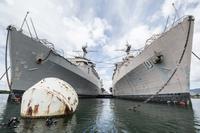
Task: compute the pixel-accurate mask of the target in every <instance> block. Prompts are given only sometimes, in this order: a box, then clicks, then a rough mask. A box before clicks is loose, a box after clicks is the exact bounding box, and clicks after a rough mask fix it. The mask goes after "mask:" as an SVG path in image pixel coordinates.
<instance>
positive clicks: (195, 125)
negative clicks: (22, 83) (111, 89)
mask: <svg viewBox="0 0 200 133" xmlns="http://www.w3.org/2000/svg"><path fill="white" fill-rule="evenodd" d="M4 99H5V98H2V97H0V100H2V101H6V100H4ZM192 103H193V106H192V108H190V107H188V108H183V107H179V106H167V105H161V104H143V105H142V106H141V107H139V108H137V111H133V110H129V108H130V107H133V106H135V105H136V104H141V103H138V102H133V101H128V100H119V99H80V100H79V105H78V108H77V110H76V112H75V113H74V114H73V115H71V116H68V117H65V118H57V120H58V124H57V125H56V126H52V127H50V128H49V127H46V126H45V119H39V120H21V122H20V125H19V127H17V128H15V129H7V128H6V129H5V128H4V129H1V132H7V131H10V132H18V133H21V132H32V133H41V132H49V133H51V132H52V133H53V132H59V133H60V132H61V133H62V132H63V133H64V132H69V133H70V132H75V133H82V132H85V133H88V132H100V133H104V132H105V133H107V132H109V133H118V132H119V133H121V132H122V133H132V132H138V133H151V132H152V133H154V132H158V133H159V132H162V133H163V132H164V133H165V132H166V133H169V132H178V133H193V132H195V130H196V131H197V132H198V131H200V100H199V99H198V100H196V99H195V100H193V99H192ZM0 107H2V108H0V119H1V120H2V122H7V121H8V119H9V118H10V117H11V116H19V109H20V106H19V105H15V104H11V103H7V104H6V102H5V104H4V106H3V105H2V104H0Z"/></svg>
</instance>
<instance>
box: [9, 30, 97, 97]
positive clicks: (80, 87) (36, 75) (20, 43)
mask: <svg viewBox="0 0 200 133" xmlns="http://www.w3.org/2000/svg"><path fill="white" fill-rule="evenodd" d="M9 46H10V47H9V50H10V63H11V82H12V86H11V88H12V90H13V91H14V92H15V93H17V94H21V93H23V92H24V91H25V90H27V89H28V88H30V87H31V86H33V85H34V84H35V83H37V82H38V81H40V80H41V79H43V78H47V77H56V78H59V79H62V80H64V81H66V82H67V83H69V84H70V85H71V86H72V87H73V88H74V89H75V90H76V92H77V94H78V95H79V96H86V97H94V96H97V95H99V92H100V80H99V79H97V78H96V77H94V75H92V72H88V73H86V72H83V71H82V70H81V69H80V68H78V67H77V66H76V65H74V64H72V63H71V62H70V61H68V60H67V59H65V58H64V57H62V56H60V55H59V54H58V53H57V52H55V51H54V50H53V49H52V48H50V47H48V46H45V45H44V44H42V42H41V41H39V40H36V39H33V38H30V37H28V36H26V35H24V34H23V33H22V32H20V31H17V30H16V29H15V28H11V29H9Z"/></svg>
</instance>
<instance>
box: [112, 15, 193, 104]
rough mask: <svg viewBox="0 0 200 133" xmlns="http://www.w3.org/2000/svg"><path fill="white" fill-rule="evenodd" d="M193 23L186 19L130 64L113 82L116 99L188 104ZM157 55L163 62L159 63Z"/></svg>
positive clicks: (126, 65) (118, 73) (129, 62)
mask: <svg viewBox="0 0 200 133" xmlns="http://www.w3.org/2000/svg"><path fill="white" fill-rule="evenodd" d="M193 21H194V19H193V18H191V17H188V18H185V19H184V20H183V22H181V23H179V24H178V25H176V26H175V27H173V28H171V29H170V30H169V31H167V32H165V33H164V34H163V35H161V36H160V37H159V38H158V39H156V40H154V41H153V42H152V43H151V44H150V45H149V46H148V47H147V48H145V49H144V50H143V51H142V52H141V53H140V54H139V55H138V56H136V57H135V58H133V59H132V60H131V61H128V62H127V63H126V64H125V65H123V67H122V68H121V69H120V72H119V71H118V72H116V74H115V75H114V78H113V95H114V96H115V97H118V98H126V99H134V100H143V101H145V100H147V99H148V98H149V97H151V96H152V98H151V99H150V101H151V102H161V103H169V102H178V103H180V102H181V101H183V102H185V103H188V101H189V100H190V93H189V87H190V64H191V50H192V38H193ZM155 53H160V54H161V55H162V61H161V62H159V63H155V60H154V59H155Z"/></svg>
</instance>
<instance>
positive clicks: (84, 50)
mask: <svg viewBox="0 0 200 133" xmlns="http://www.w3.org/2000/svg"><path fill="white" fill-rule="evenodd" d="M82 51H83V58H85V56H86V54H87V53H88V51H87V44H86V45H85V46H82Z"/></svg>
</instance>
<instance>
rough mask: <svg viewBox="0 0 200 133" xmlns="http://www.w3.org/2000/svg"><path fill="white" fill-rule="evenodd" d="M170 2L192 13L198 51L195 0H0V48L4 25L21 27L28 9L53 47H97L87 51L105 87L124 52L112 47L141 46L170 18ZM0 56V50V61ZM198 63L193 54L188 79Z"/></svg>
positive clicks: (198, 7)
mask: <svg viewBox="0 0 200 133" xmlns="http://www.w3.org/2000/svg"><path fill="white" fill-rule="evenodd" d="M172 3H175V7H176V9H177V11H178V14H179V16H182V15H186V14H192V15H194V16H195V30H194V40H193V42H194V43H193V51H194V52H195V53H196V54H198V55H200V52H199V51H200V50H199V49H200V45H198V44H200V39H199V38H200V14H199V12H200V4H199V1H198V0H165V1H159V2H158V1H156V0H143V1H141V0H134V1H132V0H127V1H124V0H117V1H116V0H110V1H107V0H97V1H93V0H88V1H87V2H85V1H81V0H74V1H72V0H59V1H57V0H52V1H49V0H42V1H41V0H18V1H14V0H3V1H1V2H0V17H1V19H0V49H3V48H4V46H5V43H4V42H5V38H6V30H5V29H6V26H7V25H9V24H13V25H15V26H17V27H20V26H21V23H22V20H23V18H24V16H25V13H26V11H30V16H31V17H32V19H33V21H34V25H35V27H36V30H37V33H38V35H39V37H40V38H45V39H47V40H49V41H51V42H53V43H54V44H55V47H56V48H57V49H63V50H64V51H65V53H66V54H65V55H66V56H68V57H69V55H75V53H73V52H72V51H73V50H78V49H81V46H82V45H85V44H86V43H88V46H89V48H93V49H94V50H95V49H97V50H98V51H99V52H98V53H97V54H96V53H93V54H92V53H89V55H88V57H89V58H90V59H92V60H94V61H96V62H98V61H100V62H103V63H97V70H98V73H99V74H100V76H101V78H103V80H104V82H105V83H104V86H105V87H106V88H109V86H111V83H112V80H111V77H112V71H113V68H114V67H113V66H114V65H113V64H112V63H115V62H118V61H121V58H122V57H124V56H125V53H124V52H116V51H115V50H117V49H124V48H125V44H126V42H127V41H128V43H130V44H131V45H132V48H141V47H143V46H144V45H145V41H146V40H147V39H148V38H149V37H151V36H152V35H153V34H157V33H160V32H162V30H163V29H164V26H165V21H166V18H167V17H168V16H170V23H172V21H173V17H174V15H175V10H174V8H173V7H172ZM28 20H29V19H28ZM24 28H25V29H26V26H24ZM26 30H27V29H26ZM3 56H4V54H0V59H1V61H0V64H1V65H2V66H4V60H3ZM120 56H121V57H120ZM109 63H110V64H109ZM198 66H199V63H198V60H197V59H195V58H194V57H193V58H192V66H191V84H196V83H197V82H198V80H199V79H200V76H198V75H200V74H196V73H198V72H200V69H199V68H200V67H198ZM3 68H4V67H3ZM0 71H1V72H3V71H4V70H3V69H0ZM193 81H195V82H193Z"/></svg>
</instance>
